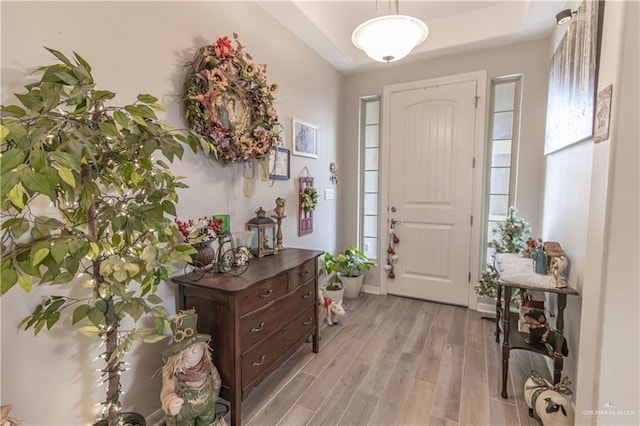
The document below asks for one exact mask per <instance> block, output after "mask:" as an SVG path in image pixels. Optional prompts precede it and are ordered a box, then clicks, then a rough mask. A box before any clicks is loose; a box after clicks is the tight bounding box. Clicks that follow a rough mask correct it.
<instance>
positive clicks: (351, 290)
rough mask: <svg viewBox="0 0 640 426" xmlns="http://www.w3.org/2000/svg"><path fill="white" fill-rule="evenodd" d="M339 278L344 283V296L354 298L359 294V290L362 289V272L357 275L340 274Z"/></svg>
mask: <svg viewBox="0 0 640 426" xmlns="http://www.w3.org/2000/svg"><path fill="white" fill-rule="evenodd" d="M340 280H341V281H342V284H343V285H344V297H346V298H347V299H354V298H356V297H358V296H359V295H360V290H362V284H363V282H364V274H362V275H358V276H357V277H347V276H344V275H340Z"/></svg>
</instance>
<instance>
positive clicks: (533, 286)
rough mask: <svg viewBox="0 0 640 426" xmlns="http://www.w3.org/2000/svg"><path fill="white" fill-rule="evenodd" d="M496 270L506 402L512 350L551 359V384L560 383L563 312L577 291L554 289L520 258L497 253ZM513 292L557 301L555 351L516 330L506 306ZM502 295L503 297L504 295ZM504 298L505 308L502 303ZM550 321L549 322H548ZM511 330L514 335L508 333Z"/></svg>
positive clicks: (515, 324) (530, 262) (569, 288)
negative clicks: (540, 294)
mask: <svg viewBox="0 0 640 426" xmlns="http://www.w3.org/2000/svg"><path fill="white" fill-rule="evenodd" d="M495 268H496V271H497V272H498V297H497V299H496V342H500V334H501V333H502V336H503V338H502V397H503V398H507V376H508V373H509V352H510V351H511V350H513V349H522V350H527V351H532V352H536V353H539V354H542V355H545V356H548V357H550V358H552V359H553V383H554V384H556V383H559V382H560V380H561V378H560V375H561V374H562V366H563V361H564V358H563V356H562V345H563V328H564V309H565V307H566V306H567V295H579V294H580V293H578V291H576V290H575V289H573V288H571V287H564V288H556V287H555V286H554V284H553V278H552V277H551V276H550V275H540V274H536V273H535V272H534V270H533V261H532V259H528V258H524V257H522V256H521V255H519V254H512V253H499V254H496V257H495ZM514 288H519V289H522V290H531V291H542V292H545V293H552V294H555V295H556V298H557V312H556V313H555V318H556V321H555V327H554V328H555V329H556V330H557V332H558V334H557V340H556V349H555V351H550V350H549V349H547V346H546V345H545V344H543V343H539V342H529V343H528V342H527V341H526V338H527V337H528V336H529V335H528V334H527V333H521V332H519V331H517V330H518V326H517V321H518V318H517V316H515V317H512V316H511V311H510V309H509V306H510V304H511V294H512V290H513V289H514ZM503 293H504V294H503ZM503 297H504V308H503V306H502V300H503ZM549 320H550V319H548V321H549ZM511 327H515V329H516V332H515V333H511Z"/></svg>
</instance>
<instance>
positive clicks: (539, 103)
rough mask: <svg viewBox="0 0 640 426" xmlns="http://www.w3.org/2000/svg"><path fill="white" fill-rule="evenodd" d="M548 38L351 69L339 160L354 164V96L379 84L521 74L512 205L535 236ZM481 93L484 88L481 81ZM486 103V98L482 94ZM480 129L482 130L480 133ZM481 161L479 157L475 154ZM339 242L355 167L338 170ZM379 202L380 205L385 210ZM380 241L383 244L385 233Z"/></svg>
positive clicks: (352, 210)
mask: <svg viewBox="0 0 640 426" xmlns="http://www.w3.org/2000/svg"><path fill="white" fill-rule="evenodd" d="M547 49H548V40H546V39H544V40H535V41H530V42H525V43H517V44H513V45H509V46H504V47H497V48H492V49H486V50H478V51H475V52H469V53H464V54H458V55H453V56H447V57H443V58H438V59H431V60H426V61H423V62H417V63H408V64H405V65H399V66H395V67H392V68H389V69H385V70H382V71H371V72H364V73H359V74H351V75H348V76H347V77H346V85H345V115H344V118H345V127H344V129H345V130H344V133H343V134H344V137H343V143H342V145H341V157H342V158H341V160H340V162H341V163H345V164H357V161H358V131H359V128H358V117H359V116H358V114H359V99H360V98H361V97H363V96H369V95H378V94H382V88H383V86H385V85H389V84H397V83H403V82H410V81H418V80H425V79H429V78H436V77H443V76H447V75H453V74H461V73H466V72H473V71H479V70H486V71H487V75H488V81H487V84H488V85H489V84H490V80H491V79H492V78H495V77H499V76H505V75H511V74H523V75H524V76H523V79H522V90H523V93H522V111H521V114H522V125H521V128H520V147H519V150H518V158H519V159H518V176H517V190H516V203H515V204H516V206H517V208H518V210H519V213H518V214H519V215H520V216H521V217H523V218H525V219H526V220H527V221H528V222H529V223H530V224H531V226H532V228H533V233H534V235H539V233H540V231H541V227H540V205H541V203H542V189H543V185H544V182H543V180H542V179H541V176H543V164H544V156H543V145H544V127H545V110H546V99H547V80H548V78H547V76H548V60H547ZM487 93H490V91H489V87H488V86H487ZM481 102H486V105H487V109H488V107H489V99H488V96H487V99H482V100H481ZM485 133H486V132H485ZM477 160H478V161H483V159H477ZM340 178H341V181H340V190H341V191H340V211H341V212H343V220H342V221H341V222H340V224H339V227H340V233H339V235H340V240H339V241H338V245H339V246H346V245H348V244H349V243H351V242H354V241H355V240H356V235H357V229H356V220H357V200H358V197H357V182H358V171H357V168H355V167H349V168H345V170H344V172H341V176H340ZM385 208H386V207H385V206H381V209H385ZM381 238H382V240H381V241H380V244H381V245H382V246H385V244H386V241H385V240H384V238H386V235H384V236H381ZM366 283H367V284H368V285H371V286H379V285H380V283H379V276H378V274H377V273H368V274H367V278H366Z"/></svg>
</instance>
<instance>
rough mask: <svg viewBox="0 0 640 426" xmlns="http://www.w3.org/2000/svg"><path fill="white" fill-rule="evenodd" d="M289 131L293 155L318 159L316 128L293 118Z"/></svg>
mask: <svg viewBox="0 0 640 426" xmlns="http://www.w3.org/2000/svg"><path fill="white" fill-rule="evenodd" d="M291 129H292V133H293V134H292V137H291V140H292V141H293V155H298V156H301V157H310V158H318V127H317V126H315V125H313V124H311V123H306V122H304V121H302V120H298V119H297V118H294V119H292V125H291Z"/></svg>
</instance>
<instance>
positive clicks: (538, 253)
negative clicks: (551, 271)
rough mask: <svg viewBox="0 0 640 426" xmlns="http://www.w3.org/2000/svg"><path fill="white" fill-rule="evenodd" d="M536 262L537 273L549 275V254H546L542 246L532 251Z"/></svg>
mask: <svg viewBox="0 0 640 426" xmlns="http://www.w3.org/2000/svg"><path fill="white" fill-rule="evenodd" d="M531 258H532V259H533V262H534V271H535V272H536V274H542V275H547V256H546V255H545V254H544V250H543V249H542V247H538V248H536V249H535V250H534V251H533V252H532V253H531Z"/></svg>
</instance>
